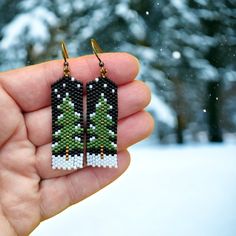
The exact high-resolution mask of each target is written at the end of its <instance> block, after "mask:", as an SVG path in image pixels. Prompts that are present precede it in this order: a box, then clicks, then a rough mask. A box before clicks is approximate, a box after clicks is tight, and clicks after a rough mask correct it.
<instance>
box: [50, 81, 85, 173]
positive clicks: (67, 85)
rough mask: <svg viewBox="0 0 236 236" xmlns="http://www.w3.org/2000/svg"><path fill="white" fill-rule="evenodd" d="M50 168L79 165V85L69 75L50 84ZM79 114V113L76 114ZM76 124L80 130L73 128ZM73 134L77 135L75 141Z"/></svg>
mask: <svg viewBox="0 0 236 236" xmlns="http://www.w3.org/2000/svg"><path fill="white" fill-rule="evenodd" d="M51 100H52V102H51V103H52V134H53V136H52V168H53V169H68V170H69V169H77V168H82V167H83V137H84V133H83V119H82V118H83V115H82V114H83V86H82V84H81V83H80V82H79V81H76V80H75V79H74V78H73V77H72V78H71V77H63V78H62V79H60V80H58V81H56V82H55V83H54V84H53V85H52V89H51ZM77 113H78V114H81V116H78V115H77ZM78 124H79V125H80V127H81V129H80V130H77V129H76V128H75V127H76V126H77V125H78ZM75 137H78V138H80V141H79V140H76V139H75Z"/></svg>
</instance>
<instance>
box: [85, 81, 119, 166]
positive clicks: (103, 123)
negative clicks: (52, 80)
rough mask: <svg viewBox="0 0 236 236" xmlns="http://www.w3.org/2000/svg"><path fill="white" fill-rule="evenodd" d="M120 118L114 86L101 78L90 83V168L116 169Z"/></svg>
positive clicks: (88, 142) (88, 91)
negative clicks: (118, 121) (118, 117)
mask: <svg viewBox="0 0 236 236" xmlns="http://www.w3.org/2000/svg"><path fill="white" fill-rule="evenodd" d="M117 115H118V104H117V86H116V85H115V83H113V82H112V81H111V80H109V79H108V78H102V77H100V78H96V79H95V80H94V81H91V82H90V83H88V84H87V127H89V128H88V129H87V134H86V136H87V165H91V166H103V167H117V150H116V143H117V138H116V134H117ZM91 124H92V126H93V127H94V128H91V127H90V125H91ZM91 138H92V139H91Z"/></svg>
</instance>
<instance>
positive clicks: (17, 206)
mask: <svg viewBox="0 0 236 236" xmlns="http://www.w3.org/2000/svg"><path fill="white" fill-rule="evenodd" d="M102 57H103V60H104V62H105V65H106V68H107V69H108V77H109V78H110V79H112V80H114V81H115V82H116V83H117V84H118V85H119V89H118V93H119V99H118V102H119V105H118V106H119V123H118V166H119V168H117V169H115V168H113V169H109V168H91V167H86V168H84V169H81V170H77V171H73V170H71V171H64V170H52V169H51V144H50V142H51V132H52V131H51V107H50V86H51V84H52V83H53V82H55V81H56V80H58V79H59V78H61V77H62V74H63V72H62V71H63V62H62V60H58V61H50V62H46V63H42V64H38V65H34V66H29V67H25V68H21V69H16V70H12V71H8V72H2V73H0V229H1V235H4V236H13V235H20V236H23V235H28V234H29V233H30V232H32V231H33V229H34V228H35V227H37V225H38V224H39V223H40V222H41V221H43V220H45V219H48V218H50V217H52V216H54V215H56V214H58V213H59V212H61V211H63V210H64V209H66V208H67V207H69V206H71V205H72V204H75V203H77V202H79V201H81V200H83V199H85V198H86V197H88V196H90V195H91V194H93V193H95V192H97V191H98V190H100V189H102V188H103V187H104V186H106V185H108V184H109V183H111V182H112V181H114V180H115V179H116V178H118V177H119V176H120V175H121V174H122V173H123V172H124V171H125V170H126V169H127V167H128V165H129V162H130V157H129V153H128V151H127V150H126V149H127V148H128V147H129V146H130V145H132V144H134V143H136V142H138V141H140V140H141V139H143V138H145V137H147V136H148V135H149V134H150V133H151V131H152V129H153V120H152V118H151V116H150V115H149V114H148V113H146V112H144V111H143V109H144V107H145V106H146V105H147V104H148V103H149V101H150V91H149V89H148V88H147V87H146V85H145V84H144V83H142V82H140V81H134V78H135V77H136V75H137V73H138V67H139V66H138V62H137V60H136V59H135V58H134V57H133V56H131V55H129V54H127V53H106V54H103V56H102ZM69 65H70V70H71V74H72V75H73V76H74V77H75V78H78V79H79V80H81V81H83V82H87V81H88V80H93V79H95V78H96V77H97V76H98V75H99V67H98V62H97V59H96V58H95V56H93V55H90V56H83V57H80V58H77V59H70V60H69ZM144 161H145V160H144Z"/></svg>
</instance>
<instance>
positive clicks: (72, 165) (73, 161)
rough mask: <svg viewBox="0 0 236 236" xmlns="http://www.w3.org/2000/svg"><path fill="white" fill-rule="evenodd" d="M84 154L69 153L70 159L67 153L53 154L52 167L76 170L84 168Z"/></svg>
mask: <svg viewBox="0 0 236 236" xmlns="http://www.w3.org/2000/svg"><path fill="white" fill-rule="evenodd" d="M83 156H84V154H82V153H81V154H80V155H73V156H71V155H69V156H68V157H69V160H66V155H63V156H60V155H58V156H55V155H52V169H54V170H55V169H62V170H72V169H74V170H76V169H78V168H83Z"/></svg>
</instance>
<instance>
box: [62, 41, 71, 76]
mask: <svg viewBox="0 0 236 236" xmlns="http://www.w3.org/2000/svg"><path fill="white" fill-rule="evenodd" d="M61 52H62V56H63V58H64V76H66V77H68V76H70V70H69V63H68V61H67V59H69V55H68V51H67V49H66V44H65V42H64V41H62V42H61Z"/></svg>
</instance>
